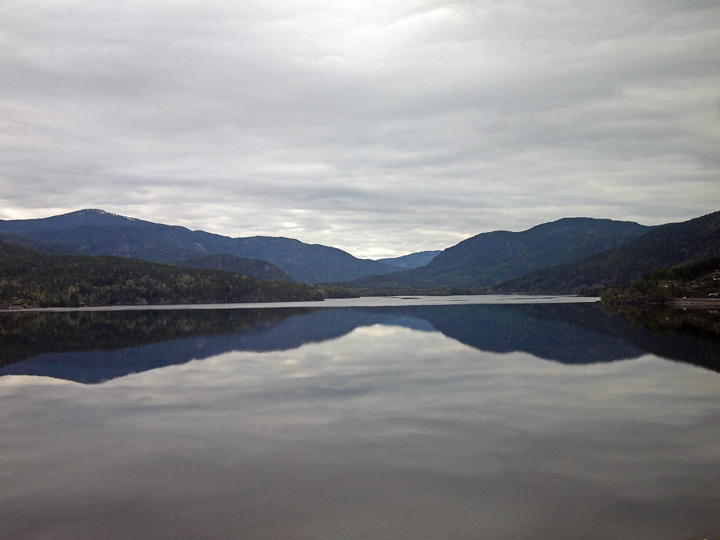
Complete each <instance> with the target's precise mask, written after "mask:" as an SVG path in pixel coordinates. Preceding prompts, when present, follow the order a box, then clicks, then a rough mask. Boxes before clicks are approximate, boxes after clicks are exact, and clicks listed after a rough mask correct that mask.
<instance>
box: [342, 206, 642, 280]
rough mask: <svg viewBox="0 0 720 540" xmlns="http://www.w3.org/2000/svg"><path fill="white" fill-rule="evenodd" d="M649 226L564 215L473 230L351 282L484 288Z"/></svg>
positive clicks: (614, 244)
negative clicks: (419, 258)
mask: <svg viewBox="0 0 720 540" xmlns="http://www.w3.org/2000/svg"><path fill="white" fill-rule="evenodd" d="M650 230H651V227H646V226H643V225H639V224H638V223H633V222H628V221H613V220H609V219H591V218H564V219H560V220H558V221H554V222H552V223H544V224H542V225H538V226H536V227H533V228H532V229H528V230H526V231H523V232H509V231H495V232H489V233H482V234H478V235H477V236H473V237H472V238H468V239H467V240H463V241H462V242H460V243H459V244H457V245H455V246H453V247H450V248H448V249H446V250H444V251H443V252H442V253H440V254H439V255H438V256H437V257H435V258H434V259H432V260H431V261H430V263H428V264H427V266H424V267H421V268H415V269H412V270H407V271H403V272H396V273H393V274H388V275H383V276H368V277H365V278H360V279H358V280H355V281H353V282H352V283H353V285H356V286H359V287H364V286H365V287H373V288H383V287H388V288H395V287H403V286H406V287H437V286H458V287H471V288H472V287H483V286H488V285H494V284H498V283H500V282H502V281H505V280H508V279H511V278H513V277H517V276H522V275H524V274H526V273H528V272H530V271H532V270H535V269H537V268H545V267H548V266H554V265H558V264H563V263H567V262H571V261H575V260H578V259H581V258H583V257H585V256H587V255H590V254H594V253H598V252H602V251H605V250H607V249H610V248H614V247H617V246H621V245H623V244H625V243H627V242H629V241H631V240H633V239H635V238H637V237H639V236H641V235H643V234H645V233H647V232H648V231H650Z"/></svg>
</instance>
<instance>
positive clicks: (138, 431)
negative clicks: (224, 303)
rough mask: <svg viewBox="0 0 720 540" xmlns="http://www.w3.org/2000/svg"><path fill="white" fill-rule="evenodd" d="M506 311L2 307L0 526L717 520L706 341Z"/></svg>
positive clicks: (481, 533) (713, 372) (716, 449)
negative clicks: (53, 309) (27, 309)
mask: <svg viewBox="0 0 720 540" xmlns="http://www.w3.org/2000/svg"><path fill="white" fill-rule="evenodd" d="M513 298H514V299H513V300H508V299H500V300H498V302H501V303H488V302H487V300H488V299H487V298H485V299H477V298H465V299H459V298H457V297H455V298H451V299H444V301H443V299H437V298H436V299H422V298H414V299H404V300H403V299H392V300H389V301H384V302H381V301H371V300H368V299H358V300H356V301H354V302H349V301H343V302H342V303H340V302H338V303H336V304H322V305H321V306H322V307H321V306H315V305H306V304H302V307H300V306H290V307H288V306H285V307H280V306H277V305H274V306H273V309H263V308H248V307H244V308H243V309H227V308H226V307H225V308H223V309H221V308H215V309H210V308H208V307H207V306H206V307H205V308H203V309H194V310H193V309H190V310H188V309H163V310H155V311H151V310H130V311H125V310H116V311H90V310H86V311H69V312H59V313H58V312H52V313H48V312H33V313H2V314H0V351H1V352H0V536H1V537H2V538H12V539H20V540H22V539H34V540H35V539H53V540H56V539H73V540H75V539H103V540H114V539H123V540H124V539H129V538H132V539H161V538H162V539H166V538H167V539H200V538H203V539H206V538H207V539H228V538H243V539H289V540H294V539H308V540H310V539H327V540H331V539H332V540H335V539H377V540H383V539H388V540H390V539H393V540H394V539H413V540H425V539H427V540H437V539H452V540H470V539H497V540H504V539H508V540H509V539H513V540H525V539H528V540H529V539H533V540H536V539H555V540H557V539H573V540H576V539H579V538H582V539H583V540H588V539H633V540H636V539H638V538H652V539H655V540H663V539H666V540H681V539H684V538H698V539H701V538H704V537H705V536H698V535H703V534H704V533H707V532H708V531H713V530H716V529H718V528H719V527H720V374H719V373H718V372H717V371H718V368H719V367H720V347H719V346H718V345H719V344H718V342H717V341H713V340H712V339H707V338H706V337H704V336H703V337H698V336H697V335H689V334H678V333H658V332H657V331H656V332H653V331H651V330H648V329H645V328H642V327H640V326H633V325H631V324H629V323H627V322H626V321H625V320H624V319H623V318H622V317H620V316H617V315H608V314H606V313H604V312H603V311H602V310H601V309H600V308H599V306H597V305H596V304H589V303H583V302H581V301H579V299H575V300H572V299H559V301H558V302H555V301H554V300H553V299H550V298H534V299H528V298H519V297H513ZM328 305H333V306H334V307H324V306H328ZM341 306H343V307H341ZM711 316H713V315H711Z"/></svg>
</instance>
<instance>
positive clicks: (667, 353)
mask: <svg viewBox="0 0 720 540" xmlns="http://www.w3.org/2000/svg"><path fill="white" fill-rule="evenodd" d="M0 320H1V322H2V327H1V328H2V332H1V333H0V350H1V351H2V353H0V365H3V364H4V367H0V376H2V375H22V374H25V375H40V376H49V377H55V378H62V379H67V380H72V381H76V382H83V383H99V382H102V381H105V380H108V379H112V378H116V377H122V376H125V375H127V374H130V373H137V372H140V371H147V370H151V369H155V368H159V367H163V366H169V365H174V364H181V363H185V362H188V361H190V360H196V359H204V358H209V357H212V356H216V355H219V354H223V353H226V352H230V351H256V352H267V351H280V350H288V349H293V348H296V347H300V346H302V345H305V344H308V343H318V342H323V341H327V340H330V339H337V338H339V337H341V336H344V335H346V334H348V333H350V332H352V331H353V330H355V329H356V328H361V327H367V326H372V325H385V326H399V327H405V328H411V329H414V330H418V331H439V332H441V333H442V334H444V335H445V336H448V337H450V338H453V339H455V340H457V341H459V342H460V343H463V344H466V345H469V346H471V347H474V348H476V349H479V350H483V351H492V352H498V353H508V352H514V351H523V352H527V353H529V354H532V355H533V356H535V357H538V358H542V359H546V360H552V361H556V362H561V363H564V364H591V363H598V362H611V361H616V360H622V359H628V358H638V357H640V356H642V355H643V354H645V353H647V352H651V353H653V354H657V355H659V356H662V357H664V358H668V359H672V360H677V361H682V362H687V363H691V364H694V365H698V366H703V367H706V368H709V369H713V370H715V371H720V347H718V341H717V339H708V336H707V335H702V336H700V337H698V336H696V335H684V334H680V333H678V332H669V333H665V334H658V333H656V332H655V333H654V332H652V331H650V330H648V329H644V328H642V327H640V326H637V325H631V324H628V322H626V321H625V319H624V318H623V317H621V316H619V315H611V314H607V313H604V312H603V311H602V310H601V309H600V308H599V307H598V306H595V305H589V304H557V305H553V304H535V305H533V304H525V305H523V304H518V305H505V306H503V305H460V306H413V307H406V308H403V307H391V308H387V307H386V308H382V307H379V308H355V309H353V308H343V309H300V308H292V309H243V310H223V309H219V310H208V311H192V310H178V311H146V312H137V311H129V312H74V313H10V314H2V315H1V316H0ZM679 327H681V325H677V324H676V325H675V326H674V328H679ZM654 330H657V328H654ZM710 337H712V336H710Z"/></svg>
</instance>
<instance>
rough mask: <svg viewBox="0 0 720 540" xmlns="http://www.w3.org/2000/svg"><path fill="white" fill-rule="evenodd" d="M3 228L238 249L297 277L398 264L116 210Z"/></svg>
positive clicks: (192, 252) (149, 251)
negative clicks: (131, 215)
mask: <svg viewBox="0 0 720 540" xmlns="http://www.w3.org/2000/svg"><path fill="white" fill-rule="evenodd" d="M0 233H3V234H5V235H8V236H12V237H14V238H16V239H18V240H19V241H24V242H34V243H36V244H38V245H42V246H46V247H48V248H50V247H52V248H53V249H56V248H57V246H62V247H64V248H67V249H71V250H72V251H73V252H75V253H80V254H85V255H115V256H119V257H128V258H135V259H142V260H146V261H152V262H162V263H176V262H179V261H183V260H187V259H191V258H194V257H199V256H205V255H234V256H236V257H242V258H248V259H261V260H265V261H268V262H271V263H273V264H275V265H276V266H278V267H279V268H280V269H281V270H283V271H284V272H286V273H287V274H288V275H289V276H290V277H291V278H293V279H295V280H297V281H305V282H310V283H318V282H330V281H346V280H349V279H353V278H357V277H360V276H364V275H368V274H382V273H387V272H391V271H393V270H394V269H395V268H394V267H391V266H388V265H385V264H382V263H379V262H376V261H371V260H366V259H357V258H355V257H353V256H352V255H350V254H349V253H347V252H345V251H342V250H340V249H337V248H333V247H327V246H322V245H319V244H306V243H304V242H300V241H299V240H294V239H291V238H282V237H268V236H253V237H248V238H230V237H227V236H221V235H218V234H211V233H208V232H204V231H191V230H189V229H187V228H185V227H179V226H170V225H163V224H159V223H152V222H149V221H143V220H140V219H133V218H129V217H125V216H119V215H116V214H111V213H109V212H105V211H103V210H80V211H77V212H71V213H69V214H64V215H60V216H53V217H49V218H43V219H29V220H0Z"/></svg>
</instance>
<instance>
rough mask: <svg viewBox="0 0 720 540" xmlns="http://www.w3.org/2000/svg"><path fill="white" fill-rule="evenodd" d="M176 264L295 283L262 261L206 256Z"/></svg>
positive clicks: (232, 256) (230, 256)
mask: <svg viewBox="0 0 720 540" xmlns="http://www.w3.org/2000/svg"><path fill="white" fill-rule="evenodd" d="M175 264H176V265H177V266H184V267H186V268H204V269H206V270H225V271H226V272H235V273H237V274H244V275H246V276H250V277H254V278H258V279H269V280H271V281H293V279H292V278H291V277H290V276H288V275H287V274H286V273H285V272H283V271H282V270H280V269H279V268H278V267H277V266H275V265H274V264H272V263H269V262H267V261H262V260H260V259H243V258H242V257H236V256H235V255H205V256H203V257H193V258H192V259H185V260H184V261H179V262H177V263H175Z"/></svg>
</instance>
